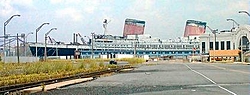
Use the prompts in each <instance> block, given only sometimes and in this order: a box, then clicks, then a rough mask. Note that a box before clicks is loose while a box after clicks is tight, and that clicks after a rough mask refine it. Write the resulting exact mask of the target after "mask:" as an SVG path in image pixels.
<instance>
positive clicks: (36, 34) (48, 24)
mask: <svg viewBox="0 0 250 95" xmlns="http://www.w3.org/2000/svg"><path fill="white" fill-rule="evenodd" d="M46 24H47V25H49V23H43V24H42V25H40V26H39V27H38V28H37V29H36V57H37V32H38V31H39V30H40V29H41V28H42V27H43V26H44V25H46Z"/></svg>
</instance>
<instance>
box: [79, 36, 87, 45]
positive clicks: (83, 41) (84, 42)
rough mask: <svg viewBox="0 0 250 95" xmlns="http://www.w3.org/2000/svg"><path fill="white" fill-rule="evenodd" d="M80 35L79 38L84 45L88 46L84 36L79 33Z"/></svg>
mask: <svg viewBox="0 0 250 95" xmlns="http://www.w3.org/2000/svg"><path fill="white" fill-rule="evenodd" d="M78 35H79V37H80V38H81V41H82V43H83V44H84V45H86V44H87V43H86V41H85V40H84V39H83V37H82V35H81V34H80V33H78Z"/></svg>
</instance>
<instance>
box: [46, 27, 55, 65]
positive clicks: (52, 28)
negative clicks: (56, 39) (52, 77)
mask: <svg viewBox="0 0 250 95" xmlns="http://www.w3.org/2000/svg"><path fill="white" fill-rule="evenodd" d="M52 30H57V28H51V29H50V30H49V31H48V32H47V33H46V34H45V39H44V40H45V42H44V43H45V48H44V61H46V59H47V50H46V48H47V36H48V35H49V33H50V32H51V31H52Z"/></svg>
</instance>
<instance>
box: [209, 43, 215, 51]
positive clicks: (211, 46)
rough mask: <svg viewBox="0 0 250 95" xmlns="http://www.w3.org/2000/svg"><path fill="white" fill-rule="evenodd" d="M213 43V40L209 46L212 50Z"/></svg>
mask: <svg viewBox="0 0 250 95" xmlns="http://www.w3.org/2000/svg"><path fill="white" fill-rule="evenodd" d="M213 45H214V44H213V42H210V43H209V48H210V50H213Z"/></svg>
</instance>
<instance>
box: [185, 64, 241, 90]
mask: <svg viewBox="0 0 250 95" xmlns="http://www.w3.org/2000/svg"><path fill="white" fill-rule="evenodd" d="M185 66H186V67H187V68H188V69H189V70H191V71H193V72H195V73H196V74H199V75H201V76H202V77H204V78H206V79H207V80H209V81H210V82H212V83H213V84H215V85H216V86H217V87H219V88H220V89H223V90H225V91H227V92H228V93H230V94H232V95H237V94H236V93H234V92H232V91H230V90H228V89H226V88H224V87H222V86H220V85H218V84H217V83H216V82H214V81H213V80H212V79H210V78H208V77H207V76H205V75H204V74H202V73H200V72H198V71H196V70H193V69H192V68H191V67H190V66H188V65H187V64H185Z"/></svg>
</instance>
